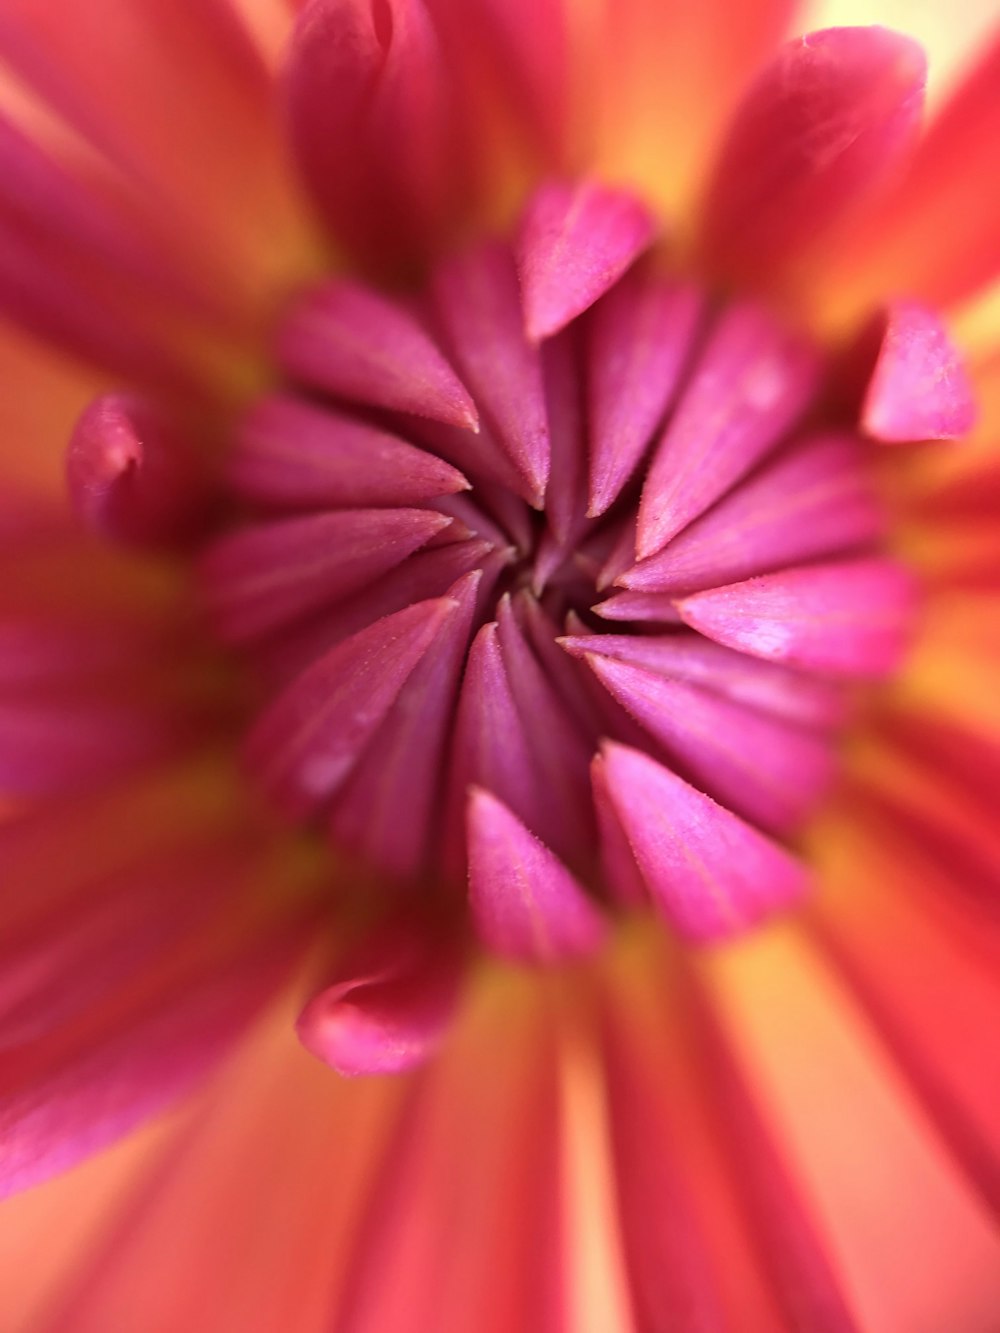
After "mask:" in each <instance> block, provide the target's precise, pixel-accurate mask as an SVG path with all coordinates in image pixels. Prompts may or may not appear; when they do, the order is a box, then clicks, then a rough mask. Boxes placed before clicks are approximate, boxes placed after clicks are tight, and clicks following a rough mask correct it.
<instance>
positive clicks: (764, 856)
mask: <svg viewBox="0 0 1000 1333" xmlns="http://www.w3.org/2000/svg"><path fill="white" fill-rule="evenodd" d="M604 760H605V773H606V777H607V784H608V793H609V797H610V800H611V803H612V806H613V808H614V810H615V813H616V814H617V816H618V819H619V820H620V822H621V825H622V827H623V829H624V830H625V834H626V836H627V838H628V841H629V844H630V846H631V848H632V852H633V855H634V856H635V859H636V863H637V864H638V866H639V869H640V871H641V872H642V876H643V878H644V879H645V881H646V885H647V887H648V889H649V892H650V894H651V895H652V897H653V900H654V901H655V903H656V905H657V907H658V908H659V910H660V911H661V912H662V913H663V915H664V916H665V917H667V919H668V920H669V921H671V922H672V923H673V925H675V926H676V927H677V928H678V930H680V931H681V933H682V934H684V935H685V936H687V937H689V938H691V939H694V940H712V939H718V938H720V937H722V936H725V935H729V934H731V933H733V932H735V931H739V930H742V929H745V928H746V927H747V926H750V925H753V924H754V923H755V922H756V921H758V920H759V919H760V918H761V917H762V916H765V915H767V914H768V913H770V912H772V911H774V910H775V909H777V908H779V907H783V906H787V905H788V904H790V903H792V902H794V901H795V899H797V898H799V897H800V896H801V895H802V894H803V893H804V891H805V888H806V874H805V871H804V869H803V868H802V866H801V865H799V863H798V862H797V861H795V860H794V859H793V858H792V857H791V856H790V855H789V854H788V853H787V852H786V851H784V850H783V849H782V848H781V847H779V846H778V845H777V843H774V842H771V840H770V839H769V838H766V837H765V836H764V835H763V834H762V833H758V832H757V830H756V829H754V828H752V827H751V826H750V825H749V824H745V823H744V822H743V820H742V819H740V818H738V816H736V815H734V814H732V813H731V812H730V811H728V810H726V809H724V808H723V807H722V806H720V805H716V803H715V802H714V801H712V800H710V799H709V797H707V796H703V795H702V794H701V792H698V791H696V790H695V789H694V788H693V787H690V786H688V784H687V783H686V782H684V781H683V780H682V779H681V778H679V777H677V776H676V775H675V774H673V773H671V772H670V771H669V770H668V769H666V768H664V767H663V766H662V765H661V764H658V763H657V762H656V760H655V759H650V758H649V756H648V755H645V754H642V753H640V752H639V751H638V750H632V749H628V748H626V747H625V746H622V745H614V744H606V745H605V747H604Z"/></svg>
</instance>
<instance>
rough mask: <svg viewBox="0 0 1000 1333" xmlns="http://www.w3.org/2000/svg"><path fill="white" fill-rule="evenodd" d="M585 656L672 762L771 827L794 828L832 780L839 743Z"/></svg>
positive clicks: (673, 682)
mask: <svg viewBox="0 0 1000 1333" xmlns="http://www.w3.org/2000/svg"><path fill="white" fill-rule="evenodd" d="M586 660H587V663H588V665H589V666H590V668H591V670H592V671H593V673H594V675H595V676H596V677H597V679H598V680H599V681H600V682H601V684H602V685H603V686H604V687H605V689H606V690H607V691H608V692H609V693H610V694H611V696H612V697H613V698H615V699H617V700H618V702H619V703H620V704H621V706H622V707H623V708H624V709H625V710H626V711H627V712H628V713H629V714H630V715H631V716H632V717H634V718H635V720H636V721H637V722H638V723H639V724H640V726H642V727H643V728H644V729H645V730H646V731H647V732H648V733H649V734H650V736H652V737H654V738H655V740H656V741H657V742H658V743H659V745H660V746H661V747H662V752H663V753H665V754H666V755H667V756H668V757H669V758H670V760H671V762H672V763H675V764H676V765H677V766H678V767H679V768H681V770H682V771H683V772H684V773H685V774H686V775H687V776H688V777H690V778H691V780H692V781H693V782H695V783H697V785H698V787H699V788H703V789H705V790H707V791H709V792H711V793H712V795H713V796H715V797H716V798H717V799H718V800H720V801H722V802H723V803H724V804H725V805H726V806H727V807H728V808H729V809H731V810H736V811H738V812H739V813H740V814H741V815H743V816H744V817H745V818H746V819H750V820H753V822H754V823H755V824H758V825H759V826H760V827H761V828H764V829H767V830H768V832H771V833H787V832H790V831H791V830H793V829H795V828H796V827H797V826H798V825H799V824H800V823H801V821H802V819H803V817H804V816H805V815H806V813H807V812H808V811H809V810H810V809H812V808H813V807H814V805H815V803H816V802H817V800H818V799H819V798H820V797H821V796H822V794H823V793H824V791H825V790H826V788H827V786H828V785H829V781H830V777H831V774H832V770H833V752H832V748H831V746H830V745H829V744H828V743H827V741H826V740H825V739H824V738H822V737H820V736H818V735H817V734H816V733H815V732H812V731H806V730H805V729H804V728H802V727H798V726H795V725H794V724H791V723H787V722H785V721H782V720H781V719H778V718H774V717H770V716H768V715H767V714H766V713H761V712H758V711H757V710H756V709H754V708H746V707H744V706H743V705H742V704H739V703H736V702H734V701H733V700H731V699H726V698H724V697H723V696H722V695H719V694H713V693H711V692H710V691H709V690H705V689H701V688H700V687H699V686H697V685H690V684H688V683H687V682H686V681H679V680H671V679H668V678H667V677H666V676H661V675H658V674H657V673H656V672H654V671H648V670H645V669H643V668H642V667H636V666H631V665H629V664H628V663H627V662H621V661H616V660H615V659H614V658H609V657H603V656H601V655H600V654H598V653H591V654H589V655H588V656H587V659H586Z"/></svg>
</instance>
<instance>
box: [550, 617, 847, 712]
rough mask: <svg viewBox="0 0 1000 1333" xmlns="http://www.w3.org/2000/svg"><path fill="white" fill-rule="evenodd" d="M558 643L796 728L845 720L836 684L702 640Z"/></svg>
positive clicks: (636, 637)
mask: <svg viewBox="0 0 1000 1333" xmlns="http://www.w3.org/2000/svg"><path fill="white" fill-rule="evenodd" d="M558 642H559V644H560V645H561V646H562V648H563V649H564V650H565V651H566V652H567V653H569V654H570V655H571V656H572V657H576V658H582V657H585V656H586V655H587V654H588V653H597V654H600V655H601V656H602V657H606V658H613V659H614V660H616V661H618V662H628V663H631V665H632V666H637V667H644V668H645V669H646V670H647V671H653V672H656V673H657V674H658V675H661V676H667V677H668V678H670V679H673V680H678V681H688V682H690V683H691V684H694V685H701V686H704V688H705V689H707V690H712V691H713V693H715V694H722V695H725V696H726V698H728V699H733V700H734V701H735V702H737V703H742V704H746V705H748V706H749V707H750V708H757V709H762V710H763V711H764V712H766V713H773V714H774V715H775V716H776V717H783V718H785V719H787V720H788V721H789V722H797V723H798V724H799V725H800V726H809V727H815V728H820V729H824V730H825V729H826V728H829V727H833V726H837V725H839V724H841V723H842V722H843V721H844V720H845V719H846V717H847V715H848V703H847V697H846V695H845V692H844V690H843V689H842V688H841V687H840V686H839V685H838V684H837V683H836V682H834V681H828V680H821V679H820V678H819V677H817V676H810V675H806V674H805V673H804V672H801V671H793V670H791V668H789V667H782V666H778V665H777V664H776V663H774V662H765V661H762V660H761V659H760V658H757V657H750V656H748V655H747V654H746V653H738V652H734V651H733V649H732V648H724V647H723V646H722V644H721V643H713V642H712V640H711V639H706V638H704V637H703V636H702V635H700V634H664V635H658V634H577V635H567V636H566V637H564V638H561V639H559V641H558Z"/></svg>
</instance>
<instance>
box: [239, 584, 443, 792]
mask: <svg viewBox="0 0 1000 1333" xmlns="http://www.w3.org/2000/svg"><path fill="white" fill-rule="evenodd" d="M457 609H458V604H457V603H456V602H454V601H452V600H451V599H450V598H446V597H442V598H438V599H437V600H434V601H427V602H418V603H417V604H416V605H415V606H409V607H407V608H406V609H405V610H403V611H398V612H397V613H396V614H395V615H392V616H386V617H385V618H384V619H383V620H379V621H376V623H375V624H374V625H370V626H369V627H368V628H367V629H364V630H361V631H359V632H358V633H357V634H355V635H353V636H352V637H351V638H349V639H346V640H345V641H344V642H343V643H340V644H338V645H337V646H336V647H335V648H332V649H331V650H330V651H329V652H328V653H327V654H326V656H325V657H322V658H320V660H319V661H318V662H314V663H313V665H312V666H310V667H308V668H307V669H306V670H305V671H304V672H303V673H302V675H301V676H299V678H298V679H297V680H296V681H294V682H293V683H292V685H290V686H289V687H288V689H287V690H286V691H285V692H284V694H282V695H281V696H280V697H279V698H278V699H277V700H276V701H275V702H274V703H273V704H271V706H270V707H269V708H268V709H267V710H266V711H265V712H264V713H263V714H262V715H261V717H260V718H259V719H258V721H257V723H256V724H255V726H254V728H253V730H252V731H251V733H250V736H249V738H248V740H247V745H246V751H245V756H246V762H247V765H248V767H249V768H250V770H251V772H252V773H253V774H254V775H255V776H256V777H257V778H258V780H259V781H260V783H261V785H262V786H263V787H264V788H265V790H266V791H268V792H269V793H270V795H271V796H272V797H273V799H274V800H275V802H276V803H277V804H278V805H279V806H280V807H281V809H283V810H284V811H286V812H287V814H288V815H289V817H291V818H299V817H302V816H304V815H307V814H309V813H310V811H312V810H313V809H314V808H315V807H316V806H317V805H319V804H320V803H321V802H322V801H323V800H325V799H326V798H328V797H329V796H331V795H332V794H333V792H335V791H336V790H337V788H338V787H339V786H340V784H341V783H342V782H344V781H345V779H346V778H347V776H348V775H349V773H350V771H351V769H352V768H353V767H354V765H355V764H356V763H357V760H358V759H359V757H360V755H361V752H362V750H363V749H364V746H365V745H366V744H367V743H368V741H369V740H370V739H371V737H372V736H373V735H374V734H375V732H376V731H377V729H378V727H379V726H380V724H381V722H382V720H383V718H384V717H385V716H386V714H387V713H388V711H389V709H390V708H391V707H392V705H393V702H394V701H395V699H396V698H397V697H398V695H399V692H400V690H401V689H402V688H403V685H404V684H405V683H406V681H407V679H408V678H409V676H410V674H411V673H412V672H413V670H414V668H415V667H416V666H417V664H418V662H419V661H420V660H421V658H422V657H423V656H424V654H425V653H426V652H427V650H428V648H429V647H430V646H431V644H432V643H433V642H434V639H435V637H436V636H437V635H438V634H439V633H440V632H441V631H442V629H443V628H444V626H445V624H447V622H448V620H449V618H450V617H451V616H452V615H454V613H455V612H456V611H457Z"/></svg>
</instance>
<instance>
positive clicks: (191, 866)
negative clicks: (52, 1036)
mask: <svg viewBox="0 0 1000 1333" xmlns="http://www.w3.org/2000/svg"><path fill="white" fill-rule="evenodd" d="M258 850H259V849H257V848H248V847H246V846H242V847H239V846H236V845H233V844H229V845H225V844H223V843H222V841H221V840H218V841H215V842H211V841H209V842H198V843H197V844H195V845H193V846H178V847H176V848H168V849H163V848H157V849H156V851H155V853H154V854H152V855H151V856H147V857H145V858H143V859H140V860H139V861H137V862H132V863H130V864H128V865H127V866H126V867H125V868H124V869H121V870H118V871H116V872H113V873H112V874H110V875H106V876H102V875H99V874H98V875H95V874H94V873H93V872H90V874H89V875H88V874H86V872H84V879H83V882H82V883H81V884H79V885H78V886H77V889H76V892H75V894H74V896H73V898H72V900H71V901H70V902H64V903H60V904H58V905H57V907H56V910H52V908H51V906H50V905H49V904H48V903H46V902H45V901H44V898H43V900H42V902H41V903H40V904H36V903H35V902H34V901H32V902H31V903H29V904H28V906H29V908H33V909H34V910H33V911H29V915H28V917H27V919H26V920H24V919H22V920H21V921H20V922H19V924H18V928H17V929H16V930H13V931H8V932H6V938H5V940H4V944H3V950H2V953H3V962H2V966H0V1048H3V1049H8V1048H10V1047H14V1046H21V1045H23V1044H24V1043H25V1042H27V1041H34V1040H37V1038H38V1037H39V1036H40V1035H42V1034H44V1033H46V1032H49V1031H51V1030H52V1029H54V1028H55V1027H57V1026H58V1025H60V1024H62V1023H66V1022H68V1021H70V1020H72V1019H74V1018H76V1017H77V1016H78V1015H80V1014H81V1013H83V1012H85V1011H86V1010H87V1009H89V1008H91V1007H93V1006H95V1005H96V1004H99V1003H101V1002H102V1001H104V1000H106V999H107V998H108V997H109V996H110V995H113V994H114V993H115V991H116V989H117V988H118V987H120V986H122V985H124V984H126V983H128V982H129V981H131V980H132V979H133V978H134V977H135V976H136V975H137V974H139V973H140V972H141V971H142V970H143V969H145V968H148V967H150V966H154V965H155V964H157V963H158V962H159V961H160V960H161V959H163V958H165V957H169V956H170V955H171V953H172V952H173V951H175V950H176V949H177V948H178V947H179V945H181V944H182V943H183V941H184V940H185V939H186V938H188V937H189V936H191V935H192V934H193V933H194V932H196V931H197V930H198V929H200V928H203V927H204V925H205V923H206V920H208V919H209V918H210V917H211V916H212V914H213V913H215V912H218V911H219V910H220V908H221V909H222V910H228V911H233V910H236V909H235V905H234V900H236V899H238V898H239V896H240V895H242V894H243V893H245V892H246V885H247V882H248V880H249V878H250V875H249V873H248V872H249V871H250V869H251V867H252V864H253V861H252V857H254V856H256V855H257V854H258ZM32 890H33V891H37V885H35V884H32Z"/></svg>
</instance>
